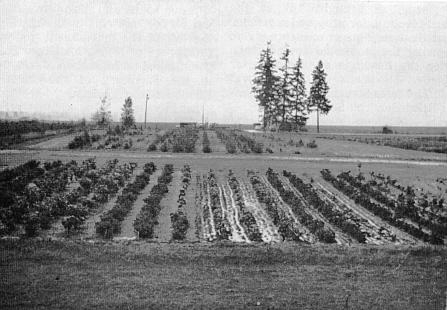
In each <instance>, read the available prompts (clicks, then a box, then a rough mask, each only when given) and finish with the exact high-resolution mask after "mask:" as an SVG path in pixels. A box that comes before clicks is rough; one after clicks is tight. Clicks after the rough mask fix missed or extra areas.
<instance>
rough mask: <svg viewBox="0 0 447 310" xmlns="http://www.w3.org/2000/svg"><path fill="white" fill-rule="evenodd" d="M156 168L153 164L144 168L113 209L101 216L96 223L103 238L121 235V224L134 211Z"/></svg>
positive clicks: (124, 190) (128, 185)
mask: <svg viewBox="0 0 447 310" xmlns="http://www.w3.org/2000/svg"><path fill="white" fill-rule="evenodd" d="M156 169H157V168H156V166H155V165H154V163H153V162H151V163H147V164H145V165H144V167H143V172H141V173H140V174H139V175H137V176H136V178H135V180H134V181H133V182H132V183H128V184H127V185H126V187H125V188H124V189H123V191H122V192H121V194H120V195H119V196H118V197H117V199H116V203H115V205H114V206H113V208H112V209H110V210H109V211H107V212H106V213H105V214H104V215H102V216H101V220H100V221H99V222H97V223H95V229H96V233H97V234H98V235H100V236H101V237H103V238H106V239H111V238H113V236H115V235H117V234H119V233H121V222H123V221H124V219H125V218H126V216H127V214H129V212H130V211H131V210H132V207H133V204H134V202H135V201H136V200H137V198H138V195H140V193H141V191H142V190H143V189H144V188H145V187H146V186H147V184H149V181H150V176H151V175H152V174H153V173H154V172H155V170H156Z"/></svg>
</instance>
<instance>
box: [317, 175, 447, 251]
mask: <svg viewBox="0 0 447 310" xmlns="http://www.w3.org/2000/svg"><path fill="white" fill-rule="evenodd" d="M321 174H322V176H323V179H324V180H326V181H327V182H329V183H331V184H332V185H333V186H334V187H335V188H336V189H338V190H339V191H341V192H342V193H343V194H345V195H346V196H348V197H349V198H351V199H352V200H353V201H354V202H355V203H356V204H359V205H361V206H362V207H364V208H365V209H367V210H369V211H370V212H372V213H373V214H374V215H376V216H378V217H380V218H381V219H382V220H383V221H385V222H387V223H389V224H390V225H392V226H394V227H396V228H399V229H401V230H403V231H405V232H406V233H408V234H410V235H412V236H414V237H416V238H417V239H420V240H422V241H424V242H430V243H432V244H443V243H444V241H443V239H442V236H440V235H438V234H437V233H436V232H432V233H431V234H427V233H426V232H424V231H423V230H422V228H421V227H415V226H414V225H411V224H408V223H407V222H405V219H404V218H402V217H401V216H400V215H399V214H397V213H395V212H393V211H391V210H390V209H389V208H388V207H386V206H383V205H381V204H378V203H375V202H372V201H371V199H370V196H369V195H368V194H367V193H364V192H362V191H361V190H359V189H357V188H355V187H354V186H352V185H351V184H350V183H348V182H346V181H345V180H343V179H342V177H340V178H336V177H334V176H333V175H332V173H331V172H330V171H329V170H328V169H324V170H322V171H321Z"/></svg>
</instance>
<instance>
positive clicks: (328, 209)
mask: <svg viewBox="0 0 447 310" xmlns="http://www.w3.org/2000/svg"><path fill="white" fill-rule="evenodd" d="M283 175H284V176H285V177H286V178H288V179H289V181H290V183H291V184H292V185H293V186H294V187H295V188H296V189H297V190H298V191H299V192H300V193H301V194H302V195H303V197H304V199H305V200H306V201H307V203H308V204H310V205H311V206H313V207H314V208H315V209H316V210H317V211H318V212H319V213H320V214H322V215H323V216H324V217H325V218H326V219H327V220H328V222H329V223H330V224H332V225H334V226H336V227H338V228H339V229H340V230H341V231H342V232H344V233H345V234H347V235H349V236H351V237H352V238H354V239H355V240H357V242H359V243H365V242H366V236H367V235H366V233H365V232H363V231H362V230H361V228H360V225H359V224H357V223H355V222H353V221H352V220H351V219H350V218H349V217H348V216H347V215H346V214H345V213H344V212H341V211H340V210H338V209H337V208H335V207H334V206H333V205H331V204H329V203H327V202H326V201H324V200H323V199H321V198H320V196H319V195H318V192H317V191H316V190H315V189H314V188H313V186H312V185H311V184H306V183H304V181H303V180H301V179H300V178H299V177H297V176H296V175H295V174H293V173H291V172H287V171H285V170H284V171H283Z"/></svg>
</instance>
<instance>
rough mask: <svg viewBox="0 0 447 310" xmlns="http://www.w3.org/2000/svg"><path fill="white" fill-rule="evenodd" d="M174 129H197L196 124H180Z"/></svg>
mask: <svg viewBox="0 0 447 310" xmlns="http://www.w3.org/2000/svg"><path fill="white" fill-rule="evenodd" d="M176 127H180V128H187V127H189V128H196V127H197V123H180V124H179V125H177V126H176Z"/></svg>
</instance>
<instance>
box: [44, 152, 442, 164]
mask: <svg viewBox="0 0 447 310" xmlns="http://www.w3.org/2000/svg"><path fill="white" fill-rule="evenodd" d="M51 157H56V158H61V157H68V158H73V157H85V158H89V157H102V158H118V159H119V158H131V159H145V160H150V159H173V160H175V159H180V160H188V159H189V160H193V159H199V160H201V159H222V160H225V159H229V160H240V161H261V160H262V161H269V160H275V161H296V162H298V161H314V162H334V163H336V162H340V163H358V162H362V163H379V164H380V163H381V164H405V165H409V164H410V165H421V166H445V167H447V161H438V160H431V159H427V160H414V159H386V158H365V157H324V156H321V157H320V156H315V157H305V156H272V155H247V154H244V155H229V154H226V155H214V154H206V155H205V154H183V153H182V154H172V153H169V154H165V153H158V154H157V153H147V152H123V151H116V152H114V151H108V152H104V151H97V152H95V151H76V152H70V151H41V152H39V154H38V155H37V158H38V159H42V160H48V158H51Z"/></svg>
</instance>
